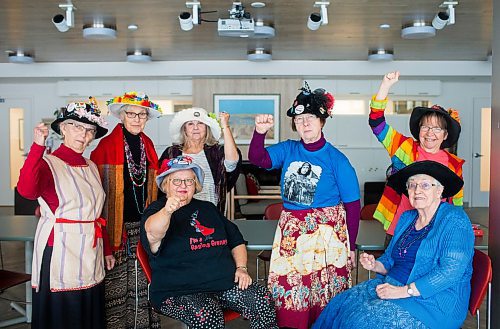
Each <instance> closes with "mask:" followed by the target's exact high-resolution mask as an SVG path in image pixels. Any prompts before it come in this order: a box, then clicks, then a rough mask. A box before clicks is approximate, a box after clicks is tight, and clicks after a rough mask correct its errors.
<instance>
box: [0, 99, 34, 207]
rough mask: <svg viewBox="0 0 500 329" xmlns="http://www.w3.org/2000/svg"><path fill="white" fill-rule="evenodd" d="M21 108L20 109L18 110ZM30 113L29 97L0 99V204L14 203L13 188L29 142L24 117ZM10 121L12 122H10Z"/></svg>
mask: <svg viewBox="0 0 500 329" xmlns="http://www.w3.org/2000/svg"><path fill="white" fill-rule="evenodd" d="M20 109H22V110H20ZM30 113H31V101H30V100H29V99H20V98H5V99H1V100H0V155H1V156H0V168H1V169H0V206H13V205H14V188H13V186H15V185H16V183H17V178H18V176H19V168H20V166H21V165H22V162H23V161H24V158H22V154H24V153H25V152H28V150H29V147H30V145H31V143H30V142H29V141H26V140H25V136H26V129H29V128H27V127H25V126H26V125H25V120H24V118H25V117H29V115H30ZM11 121H12V122H11Z"/></svg>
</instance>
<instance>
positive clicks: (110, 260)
mask: <svg viewBox="0 0 500 329" xmlns="http://www.w3.org/2000/svg"><path fill="white" fill-rule="evenodd" d="M104 261H105V263H106V269H107V270H108V271H111V270H112V269H113V267H115V263H116V259H115V257H114V256H113V255H109V256H104Z"/></svg>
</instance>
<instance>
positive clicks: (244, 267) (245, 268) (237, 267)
mask: <svg viewBox="0 0 500 329" xmlns="http://www.w3.org/2000/svg"><path fill="white" fill-rule="evenodd" d="M239 268H242V269H244V270H245V271H246V272H248V267H246V266H243V265H241V266H236V269H239Z"/></svg>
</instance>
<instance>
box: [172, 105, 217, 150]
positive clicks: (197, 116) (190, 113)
mask: <svg viewBox="0 0 500 329" xmlns="http://www.w3.org/2000/svg"><path fill="white" fill-rule="evenodd" d="M211 115H212V116H215V115H214V114H212V113H211ZM212 116H209V115H208V113H207V110H205V109H203V108H201V107H192V108H189V109H185V110H182V111H180V112H177V113H176V114H175V116H174V118H173V119H172V122H171V123H170V136H172V142H173V143H174V144H179V143H180V142H181V136H182V132H181V128H182V126H183V125H184V124H185V123H186V122H188V121H195V120H196V121H200V122H203V123H204V124H206V125H207V126H208V127H209V128H210V130H211V131H212V135H213V136H214V138H215V139H216V140H219V138H220V135H221V128H220V125H219V122H218V121H217V120H216V119H215V118H214V117H212Z"/></svg>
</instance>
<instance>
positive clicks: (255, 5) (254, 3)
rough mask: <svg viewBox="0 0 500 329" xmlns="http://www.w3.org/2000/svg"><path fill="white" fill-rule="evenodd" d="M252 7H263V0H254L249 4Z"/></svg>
mask: <svg viewBox="0 0 500 329" xmlns="http://www.w3.org/2000/svg"><path fill="white" fill-rule="evenodd" d="M250 6H252V7H253V8H264V7H265V6H266V4H265V3H264V2H260V1H255V2H252V3H251V4H250Z"/></svg>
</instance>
